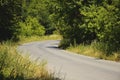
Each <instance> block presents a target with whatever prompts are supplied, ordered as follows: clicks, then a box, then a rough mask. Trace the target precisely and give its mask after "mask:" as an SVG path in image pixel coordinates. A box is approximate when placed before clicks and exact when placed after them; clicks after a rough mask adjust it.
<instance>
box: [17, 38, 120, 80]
mask: <svg viewBox="0 0 120 80" xmlns="http://www.w3.org/2000/svg"><path fill="white" fill-rule="evenodd" d="M58 44H59V40H48V41H42V42H31V43H26V44H23V45H21V46H19V50H20V51H23V52H24V53H26V52H27V53H29V54H30V55H31V58H32V59H37V58H40V60H43V59H44V60H47V61H48V64H47V65H48V68H49V69H50V70H52V71H54V72H56V73H58V74H57V75H56V76H59V77H61V78H62V79H63V78H64V77H65V78H64V79H65V80H120V63H117V62H112V61H106V60H98V59H95V58H91V57H86V56H82V55H77V54H74V53H71V52H67V51H64V50H61V49H58V48H57V47H58Z"/></svg>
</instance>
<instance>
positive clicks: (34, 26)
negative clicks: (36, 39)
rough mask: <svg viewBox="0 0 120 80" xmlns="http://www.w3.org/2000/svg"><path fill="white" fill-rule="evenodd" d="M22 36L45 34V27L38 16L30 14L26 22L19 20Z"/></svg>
mask: <svg viewBox="0 0 120 80" xmlns="http://www.w3.org/2000/svg"><path fill="white" fill-rule="evenodd" d="M19 26H20V30H19V32H20V34H19V35H20V36H32V35H36V36H42V35H44V34H45V28H44V27H43V26H42V25H41V24H40V23H39V21H38V20H37V18H34V17H31V16H28V17H27V18H26V20H25V22H19Z"/></svg>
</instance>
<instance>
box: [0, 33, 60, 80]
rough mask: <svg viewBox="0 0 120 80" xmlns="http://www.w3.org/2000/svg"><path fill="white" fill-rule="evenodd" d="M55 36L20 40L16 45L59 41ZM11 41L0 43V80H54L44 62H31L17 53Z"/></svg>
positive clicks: (14, 44) (15, 46)
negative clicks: (50, 40)
mask: <svg viewBox="0 0 120 80" xmlns="http://www.w3.org/2000/svg"><path fill="white" fill-rule="evenodd" d="M59 38H60V37H58V36H57V35H52V36H44V37H36V36H34V37H29V38H25V37H24V38H21V41H20V42H18V43H20V44H21V43H25V42H31V41H38V40H39V41H40V40H48V39H59ZM18 43H13V42H11V41H6V42H1V43H0V80H56V79H55V78H54V74H51V73H50V72H48V71H47V69H46V68H45V65H46V64H45V63H44V62H39V63H38V62H35V61H31V60H30V58H29V57H28V56H24V57H23V56H21V55H20V53H18V52H17V50H16V48H17V44H18Z"/></svg>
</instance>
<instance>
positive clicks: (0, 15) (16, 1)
mask: <svg viewBox="0 0 120 80" xmlns="http://www.w3.org/2000/svg"><path fill="white" fill-rule="evenodd" d="M0 3H1V4H0V32H1V34H0V41H1V40H7V39H11V38H16V31H17V29H18V26H17V23H18V21H19V20H20V18H21V10H22V7H21V5H22V0H4V1H3V0H1V1H0Z"/></svg>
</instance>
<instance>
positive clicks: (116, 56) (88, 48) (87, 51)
mask: <svg viewBox="0 0 120 80" xmlns="http://www.w3.org/2000/svg"><path fill="white" fill-rule="evenodd" d="M67 50H68V51H72V52H75V53H78V54H82V55H86V56H91V57H95V58H99V59H105V60H112V61H120V51H117V52H113V53H112V54H111V55H106V54H105V53H104V52H102V51H100V50H98V49H96V44H93V43H92V44H90V45H85V44H80V45H76V46H70V47H68V48H67Z"/></svg>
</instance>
